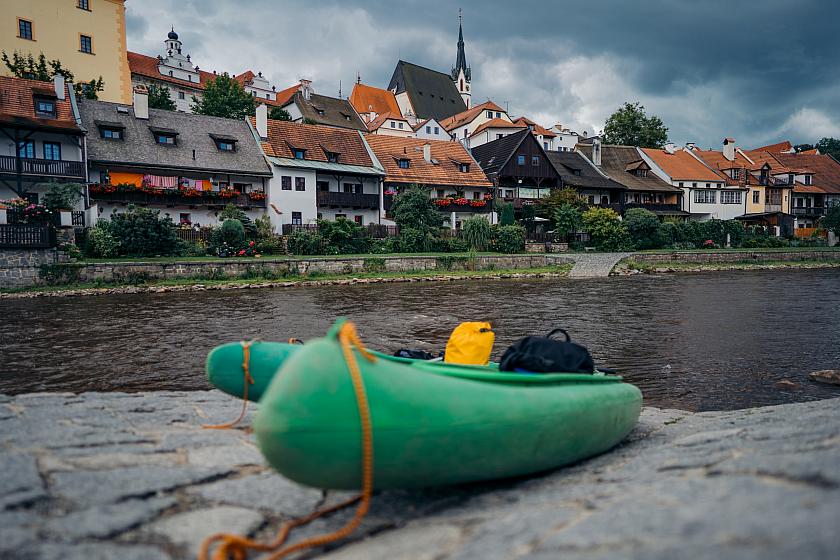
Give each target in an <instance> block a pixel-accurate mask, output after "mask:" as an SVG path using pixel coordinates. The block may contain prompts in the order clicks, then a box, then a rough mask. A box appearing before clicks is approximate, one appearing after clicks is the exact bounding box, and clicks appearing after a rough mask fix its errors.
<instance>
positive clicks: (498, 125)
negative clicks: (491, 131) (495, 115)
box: [470, 119, 527, 138]
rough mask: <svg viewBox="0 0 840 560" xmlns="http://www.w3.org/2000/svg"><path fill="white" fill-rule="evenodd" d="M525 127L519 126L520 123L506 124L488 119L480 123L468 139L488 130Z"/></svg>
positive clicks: (498, 120)
mask: <svg viewBox="0 0 840 560" xmlns="http://www.w3.org/2000/svg"><path fill="white" fill-rule="evenodd" d="M526 126H527V125H524V124H520V123H512V122H508V121H506V120H505V119H490V120H489V121H487V122H485V123H482V124H481V125H479V127H478V128H476V129H475V130H474V131H473V133H472V135H471V136H470V138H472V137H473V136H475V135H476V134H480V133H481V132H483V131H484V130H486V129H488V128H525V127H526Z"/></svg>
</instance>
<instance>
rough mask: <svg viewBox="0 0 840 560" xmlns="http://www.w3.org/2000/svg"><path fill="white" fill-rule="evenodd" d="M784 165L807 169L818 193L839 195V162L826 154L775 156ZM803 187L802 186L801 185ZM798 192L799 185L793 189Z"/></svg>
mask: <svg viewBox="0 0 840 560" xmlns="http://www.w3.org/2000/svg"><path fill="white" fill-rule="evenodd" d="M776 157H777V158H779V160H780V161H781V162H782V163H784V164H785V165H788V166H791V167H794V168H799V167H807V168H808V169H810V170H811V171H812V172H813V174H814V185H813V186H816V187H818V188H820V189H822V190H821V191H820V192H825V193H833V194H840V162H838V161H837V160H835V159H834V158H832V157H831V156H830V155H828V154H776ZM803 186H804V185H803ZM794 192H800V191H799V185H798V184H797V185H796V187H795V188H794Z"/></svg>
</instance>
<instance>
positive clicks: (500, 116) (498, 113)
mask: <svg viewBox="0 0 840 560" xmlns="http://www.w3.org/2000/svg"><path fill="white" fill-rule="evenodd" d="M496 118H497V119H501V118H502V114H501V113H500V112H498V111H496Z"/></svg>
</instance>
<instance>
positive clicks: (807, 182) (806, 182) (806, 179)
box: [805, 175, 812, 185]
mask: <svg viewBox="0 0 840 560" xmlns="http://www.w3.org/2000/svg"><path fill="white" fill-rule="evenodd" d="M811 177H812V176H811V175H805V184H806V185H810V184H811Z"/></svg>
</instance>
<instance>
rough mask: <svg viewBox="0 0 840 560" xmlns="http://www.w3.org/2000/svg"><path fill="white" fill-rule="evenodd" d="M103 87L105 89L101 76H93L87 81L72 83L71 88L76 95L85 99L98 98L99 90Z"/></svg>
mask: <svg viewBox="0 0 840 560" xmlns="http://www.w3.org/2000/svg"><path fill="white" fill-rule="evenodd" d="M103 89H105V80H103V79H102V76H99V78H94V79H92V80H91V81H89V82H79V83H78V84H73V90H74V91H75V92H76V95H78V96H80V97H84V98H85V99H99V92H100V91H102V90H103Z"/></svg>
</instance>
